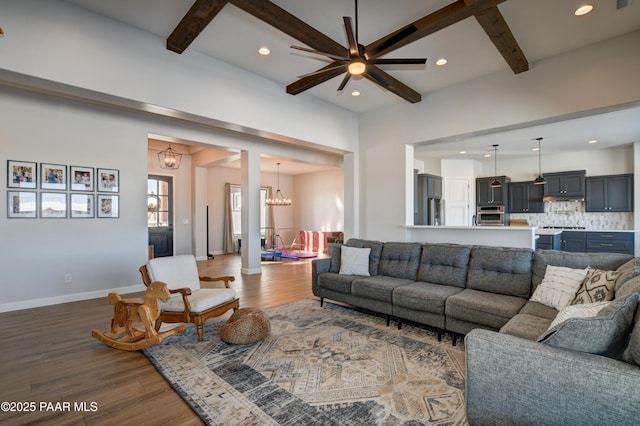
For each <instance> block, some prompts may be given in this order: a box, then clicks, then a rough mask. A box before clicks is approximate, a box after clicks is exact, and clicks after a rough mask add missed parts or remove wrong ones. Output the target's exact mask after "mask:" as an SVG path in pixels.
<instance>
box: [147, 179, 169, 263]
mask: <svg viewBox="0 0 640 426" xmlns="http://www.w3.org/2000/svg"><path fill="white" fill-rule="evenodd" d="M172 206H173V178H172V177H171V176H156V175H149V178H148V180H147V226H148V228H149V245H150V246H153V255H154V257H164V256H173V208H172Z"/></svg>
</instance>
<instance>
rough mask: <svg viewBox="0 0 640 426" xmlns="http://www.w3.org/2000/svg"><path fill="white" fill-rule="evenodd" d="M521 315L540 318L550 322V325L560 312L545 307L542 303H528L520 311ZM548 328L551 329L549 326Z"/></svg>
mask: <svg viewBox="0 0 640 426" xmlns="http://www.w3.org/2000/svg"><path fill="white" fill-rule="evenodd" d="M518 313H519V314H527V315H532V316H534V317H540V318H544V319H547V320H549V324H550V323H551V321H553V319H554V318H555V317H556V316H557V315H558V310H557V309H555V308H552V307H551V306H547V305H543V304H542V303H538V302H532V301H531V300H529V301H527V303H525V305H524V306H523V307H522V309H520V312H518ZM547 328H549V327H548V326H547Z"/></svg>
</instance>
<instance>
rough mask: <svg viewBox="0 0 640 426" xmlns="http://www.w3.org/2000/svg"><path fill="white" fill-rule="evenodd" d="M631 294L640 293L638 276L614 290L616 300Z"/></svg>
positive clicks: (639, 277) (639, 278)
mask: <svg viewBox="0 0 640 426" xmlns="http://www.w3.org/2000/svg"><path fill="white" fill-rule="evenodd" d="M632 293H640V276H637V277H635V278H631V279H630V280H629V281H626V282H625V283H623V284H622V285H621V286H620V287H617V288H616V299H619V298H621V297H626V296H628V295H630V294H632Z"/></svg>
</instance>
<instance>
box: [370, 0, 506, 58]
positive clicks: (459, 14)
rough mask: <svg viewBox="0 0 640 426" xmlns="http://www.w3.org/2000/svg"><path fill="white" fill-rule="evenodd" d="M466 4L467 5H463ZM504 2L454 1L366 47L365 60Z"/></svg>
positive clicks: (482, 0) (483, 0)
mask: <svg viewBox="0 0 640 426" xmlns="http://www.w3.org/2000/svg"><path fill="white" fill-rule="evenodd" d="M465 1H466V2H468V3H469V4H466V3H465ZM504 1H506V0H474V1H473V2H471V1H470V0H456V1H454V2H453V3H451V4H449V5H447V6H445V7H443V8H441V9H439V10H436V11H435V12H433V13H430V14H429V15H427V16H424V17H422V18H420V19H418V20H417V21H414V22H412V23H410V24H408V25H405V26H404V27H402V28H400V29H399V30H397V31H394V32H392V33H391V34H388V35H386V36H384V37H382V38H380V39H378V40H376V41H374V42H373V43H370V44H369V45H367V46H366V48H365V52H366V58H367V59H373V58H377V57H378V56H382V55H384V54H386V53H389V52H392V51H394V50H396V49H399V48H400V47H402V46H406V45H407V44H409V43H412V42H414V41H416V40H419V39H421V38H423V37H426V36H428V35H430V34H433V33H435V32H437V31H440V30H441V29H443V28H446V27H448V26H450V25H453V24H455V23H457V22H460V21H462V20H464V19H466V18H469V17H470V16H473V15H476V14H479V13H480V12H482V11H483V10H485V9H488V8H490V7H494V6H496V5H497V4H500V3H503V2H504Z"/></svg>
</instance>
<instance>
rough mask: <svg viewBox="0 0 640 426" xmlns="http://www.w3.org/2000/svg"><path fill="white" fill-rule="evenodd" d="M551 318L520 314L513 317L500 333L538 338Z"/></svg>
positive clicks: (529, 338)
mask: <svg viewBox="0 0 640 426" xmlns="http://www.w3.org/2000/svg"><path fill="white" fill-rule="evenodd" d="M550 323H551V320H549V319H547V318H542V317H537V316H534V315H529V314H518V315H516V316H515V317H513V318H511V319H510V320H509V322H507V323H506V324H505V325H504V326H503V327H502V328H501V329H500V333H504V334H510V335H512V336H517V337H522V338H523V339H527V340H537V339H538V337H540V336H541V335H542V334H543V333H544V332H545V331H547V329H548V328H549V324H550Z"/></svg>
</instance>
